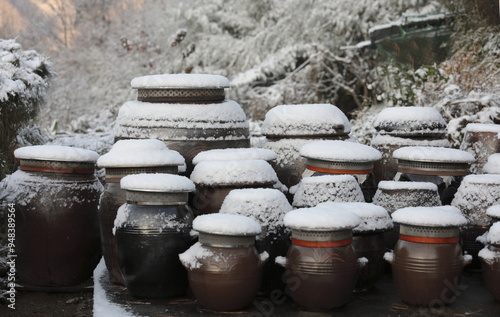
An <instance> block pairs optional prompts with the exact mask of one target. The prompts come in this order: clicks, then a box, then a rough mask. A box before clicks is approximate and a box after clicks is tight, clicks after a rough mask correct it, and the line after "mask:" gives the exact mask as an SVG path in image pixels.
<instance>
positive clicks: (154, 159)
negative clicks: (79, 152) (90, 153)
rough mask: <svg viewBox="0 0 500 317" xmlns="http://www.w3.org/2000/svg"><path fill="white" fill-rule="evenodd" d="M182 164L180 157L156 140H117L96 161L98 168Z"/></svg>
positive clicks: (183, 161)
mask: <svg viewBox="0 0 500 317" xmlns="http://www.w3.org/2000/svg"><path fill="white" fill-rule="evenodd" d="M184 164H185V160H184V158H183V157H182V155H180V154H179V153H178V152H177V151H173V150H169V149H168V148H167V146H166V145H165V143H163V142H162V141H160V140H156V139H144V140H119V141H117V142H116V143H115V144H114V145H113V147H112V148H111V150H110V151H109V152H108V153H106V154H104V155H103V156H101V157H99V159H98V160H97V166H98V167H100V168H102V167H137V166H166V165H176V166H181V165H184Z"/></svg>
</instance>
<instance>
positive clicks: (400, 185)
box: [378, 181, 438, 192]
mask: <svg viewBox="0 0 500 317" xmlns="http://www.w3.org/2000/svg"><path fill="white" fill-rule="evenodd" d="M378 188H380V189H382V190H398V189H408V190H416V189H419V190H429V191H436V192H437V190H438V188H437V185H436V184H434V183H431V182H398V181H380V182H379V183H378Z"/></svg>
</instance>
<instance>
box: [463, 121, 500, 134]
mask: <svg viewBox="0 0 500 317" xmlns="http://www.w3.org/2000/svg"><path fill="white" fill-rule="evenodd" d="M467 131H470V132H492V133H499V132H500V124H492V123H469V124H467V126H466V127H465V133H466V132H467Z"/></svg>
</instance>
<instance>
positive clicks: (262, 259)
mask: <svg viewBox="0 0 500 317" xmlns="http://www.w3.org/2000/svg"><path fill="white" fill-rule="evenodd" d="M268 259H269V253H267V251H264V252H262V253H259V261H260V263H264V262H266V261H267V260H268Z"/></svg>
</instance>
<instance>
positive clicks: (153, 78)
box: [130, 74, 229, 89]
mask: <svg viewBox="0 0 500 317" xmlns="http://www.w3.org/2000/svg"><path fill="white" fill-rule="evenodd" d="M130 85H131V86H132V88H134V89H141V88H146V89H161V88H187V89H189V88H214V89H215V88H228V87H229V80H227V78H226V77H223V76H218V75H211V74H160V75H149V76H141V77H136V78H134V79H132V81H131V82H130Z"/></svg>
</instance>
